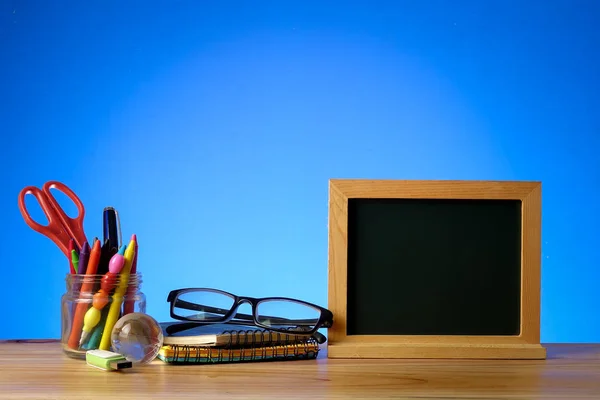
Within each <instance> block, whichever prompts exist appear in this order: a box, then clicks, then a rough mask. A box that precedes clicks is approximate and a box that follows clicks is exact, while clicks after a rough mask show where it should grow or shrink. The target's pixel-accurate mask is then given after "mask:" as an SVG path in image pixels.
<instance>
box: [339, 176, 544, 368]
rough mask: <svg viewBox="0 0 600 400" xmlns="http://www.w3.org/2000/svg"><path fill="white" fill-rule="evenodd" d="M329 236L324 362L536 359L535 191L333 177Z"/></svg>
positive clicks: (489, 184) (519, 185)
mask: <svg viewBox="0 0 600 400" xmlns="http://www.w3.org/2000/svg"><path fill="white" fill-rule="evenodd" d="M328 229H329V237H328V240H329V246H328V269H329V272H328V279H329V282H328V291H329V293H328V299H329V307H328V308H329V309H330V310H331V311H332V312H333V314H334V323H333V326H332V327H331V328H329V331H328V351H327V354H328V357H330V358H388V357H391V358H415V357H416V358H513V359H525V358H530V359H543V358H545V357H546V352H545V349H544V348H543V347H542V346H541V344H540V280H541V279H540V278H541V183H540V182H518V181H517V182H515V181H440V180H437V181H433V180H432V181H427V180H422V181H410V180H367V179H363V180H360V179H332V180H330V185H329V224H328Z"/></svg>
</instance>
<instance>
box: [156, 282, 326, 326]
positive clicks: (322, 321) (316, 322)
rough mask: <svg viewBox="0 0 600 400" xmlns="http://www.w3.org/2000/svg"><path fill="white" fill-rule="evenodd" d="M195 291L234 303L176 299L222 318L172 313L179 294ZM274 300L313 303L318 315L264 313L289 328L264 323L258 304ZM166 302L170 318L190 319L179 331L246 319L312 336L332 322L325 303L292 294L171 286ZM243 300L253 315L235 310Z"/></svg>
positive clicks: (306, 304) (275, 322)
mask: <svg viewBox="0 0 600 400" xmlns="http://www.w3.org/2000/svg"><path fill="white" fill-rule="evenodd" d="M196 291H205V292H212V293H218V294H222V295H226V296H229V297H231V298H232V299H233V304H232V305H231V307H230V309H229V310H226V309H221V308H214V307H210V306H205V305H200V304H195V303H190V302H187V301H183V300H179V301H181V302H183V303H186V304H185V307H181V306H179V308H185V309H188V310H196V311H208V312H211V313H215V314H223V318H219V319H214V320H210V321H198V320H195V319H192V318H186V317H182V316H180V315H177V314H175V312H174V308H175V306H176V304H178V303H179V301H176V300H178V299H177V298H178V297H179V296H180V295H181V294H184V293H188V292H196ZM274 300H275V301H289V302H295V303H299V304H303V305H305V306H308V307H312V308H314V309H316V310H319V311H320V315H319V318H318V319H301V320H298V319H286V318H280V317H270V316H263V317H264V318H268V319H269V320H270V321H271V322H272V323H274V324H275V325H286V326H288V328H277V327H275V326H273V324H271V325H266V324H263V323H261V322H260V321H259V320H258V315H257V309H258V305H259V304H260V303H261V302H263V301H274ZM167 302H168V303H170V306H169V314H170V315H171V318H173V319H176V320H179V321H186V322H189V324H183V326H181V327H180V329H176V331H178V332H180V331H182V330H185V329H191V328H193V327H196V326H199V325H206V324H223V323H231V324H239V325H248V324H249V323H252V324H253V325H256V326H258V327H260V328H264V329H267V330H270V331H274V332H280V333H287V334H292V335H307V336H311V335H313V336H314V335H315V334H318V332H317V331H318V330H319V329H321V328H330V327H331V326H332V325H333V313H332V312H331V311H330V310H328V309H326V308H324V307H321V306H319V305H317V304H313V303H309V302H307V301H304V300H299V299H293V298H289V297H259V298H256V297H249V296H237V295H235V294H233V293H229V292H226V291H224V290H219V289H212V288H183V289H176V290H172V291H171V292H169V295H168V296H167ZM243 303H249V304H250V306H251V307H252V315H248V314H240V313H237V309H238V308H239V306H240V305H242V304H243ZM308 325H311V326H312V328H310V329H309V328H308ZM289 326H297V327H300V328H302V327H304V328H305V329H303V330H301V331H300V332H298V331H290V329H289ZM168 333H173V332H168Z"/></svg>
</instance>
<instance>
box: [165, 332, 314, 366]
mask: <svg viewBox="0 0 600 400" xmlns="http://www.w3.org/2000/svg"><path fill="white" fill-rule="evenodd" d="M318 354H319V344H318V343H317V342H316V341H315V340H314V339H313V338H312V337H311V338H305V340H304V341H303V342H296V343H289V344H272V343H270V344H269V343H265V344H260V343H255V345H253V346H237V347H236V346H227V347H210V346H186V345H164V346H162V347H161V349H160V351H159V353H158V356H157V357H158V359H160V360H162V361H164V362H166V363H168V364H218V363H236V362H251V361H284V360H285V361H290V360H311V359H315V358H317V355H318Z"/></svg>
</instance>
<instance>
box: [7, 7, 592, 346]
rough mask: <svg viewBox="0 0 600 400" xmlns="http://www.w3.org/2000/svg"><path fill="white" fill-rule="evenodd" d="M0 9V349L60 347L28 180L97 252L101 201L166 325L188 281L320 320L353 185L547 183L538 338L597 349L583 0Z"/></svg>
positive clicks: (57, 258)
mask: <svg viewBox="0 0 600 400" xmlns="http://www.w3.org/2000/svg"><path fill="white" fill-rule="evenodd" d="M0 4H1V6H0V13H1V19H0V39H1V42H0V54H1V60H2V62H1V63H0V90H1V94H2V107H1V108H0V131H1V133H2V147H1V150H0V152H1V153H0V154H1V161H2V169H1V171H2V172H1V173H2V176H1V178H2V185H1V186H0V190H1V192H0V194H1V195H0V201H1V203H0V204H1V206H2V210H3V216H2V229H1V230H0V232H1V235H2V237H1V239H2V240H1V241H0V251H1V255H2V258H1V259H2V263H3V267H2V272H3V281H2V282H3V283H2V290H0V304H1V305H0V307H1V311H2V320H1V321H2V322H0V325H1V327H2V329H1V330H0V338H25V337H27V338H47V337H58V336H59V333H60V314H59V301H60V296H61V295H62V293H63V291H64V289H65V286H64V278H65V273H66V272H67V270H68V267H67V263H66V261H65V259H64V257H63V255H62V253H60V251H59V250H58V249H57V247H56V246H55V245H54V244H53V243H52V242H51V241H50V240H48V239H46V238H45V237H44V236H41V235H39V234H38V233H36V232H34V231H32V230H31V229H30V228H29V227H28V226H27V225H26V224H25V223H24V221H23V219H22V217H21V215H20V213H19V210H18V207H17V194H18V192H19V190H20V189H21V188H22V187H24V186H25V185H41V184H43V183H44V182H45V181H47V180H60V181H63V182H65V183H67V184H68V185H69V186H71V187H72V188H73V189H74V190H75V191H76V192H77V193H78V194H79V196H80V197H81V198H82V200H83V201H84V203H85V205H86V207H87V216H86V225H85V228H86V232H87V235H88V237H90V238H93V237H94V236H100V235H101V234H102V227H101V214H102V209H103V207H104V206H107V205H112V206H115V207H116V208H117V209H118V210H119V211H120V215H121V218H122V223H123V232H124V234H125V236H126V237H127V238H128V237H129V236H130V235H131V234H132V233H136V234H137V235H138V239H139V244H140V256H139V269H140V271H141V272H142V273H143V274H144V292H145V293H146V295H147V297H148V308H147V311H148V312H149V313H150V314H152V315H153V316H155V317H156V318H157V319H158V320H168V319H169V317H168V308H167V303H166V295H167V293H168V291H169V290H171V289H175V288H179V287H186V286H212V287H217V288H222V289H226V290H229V291H232V292H235V293H240V294H247V295H251V296H262V295H285V296H291V297H299V298H303V299H306V300H308V301H312V302H316V303H320V304H322V305H326V304H327V197H328V193H327V188H328V179H329V178H344V177H349V178H399V179H502V180H505V179H507V180H541V181H542V182H543V280H542V340H543V341H545V342H566V341H568V342H572V341H576V342H585V341H598V340H600V333H599V332H600V331H599V328H600V316H599V315H600V314H599V313H598V309H599V308H600V295H598V294H597V293H596V290H597V286H598V277H599V276H600V273H599V272H598V269H599V268H598V267H599V264H598V256H597V248H598V239H599V236H600V235H599V234H598V225H599V224H600V218H599V213H598V211H599V205H598V204H599V202H598V194H599V182H600V162H599V158H598V150H599V141H600V140H599V129H600V124H599V120H600V117H599V115H600V113H599V105H600V101H599V99H598V93H599V91H600V74H599V71H600V60H599V53H598V49H599V48H600V33H599V30H598V29H597V27H598V26H599V24H600V18H599V13H600V8H599V6H598V4H600V3H598V2H596V1H592V0H590V1H572V0H571V1H551V2H550V1H516V0H515V1H425V0H423V1H421V0H419V1H416V0H415V1H389V2H382V1H379V2H377V1H363V2H356V1H344V2H331V1H330V2H324V1H318V2H309V1H306V0H303V1H272V2H265V1H254V2H232V1H229V2H222V1H162V2H158V1H154V2H153V1H150V2H149V1H128V2H75V1H73V2H65V1H52V2H46V1H37V2H34V1H7V0H3V1H2V2H1V3H0ZM29 204H32V203H29ZM35 211H36V209H33V212H35Z"/></svg>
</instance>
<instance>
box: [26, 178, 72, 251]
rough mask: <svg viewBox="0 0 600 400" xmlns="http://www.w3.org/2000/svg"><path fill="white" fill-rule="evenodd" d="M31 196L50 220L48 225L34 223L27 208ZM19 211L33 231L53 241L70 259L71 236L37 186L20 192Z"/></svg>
mask: <svg viewBox="0 0 600 400" xmlns="http://www.w3.org/2000/svg"><path fill="white" fill-rule="evenodd" d="M28 194H31V195H32V196H33V197H35V198H36V200H37V201H38V203H39V204H40V207H41V208H42V211H43V212H44V214H45V215H46V218H48V225H42V224H40V223H39V222H36V221H34V219H33V218H31V215H30V214H29V211H28V210H27V207H26V206H25V196H26V195H28ZM19 210H21V215H23V219H25V223H27V225H29V227H30V228H31V229H33V230H34V231H36V232H39V233H41V234H42V235H44V236H47V237H48V238H50V240H52V241H53V242H54V243H55V244H56V245H57V246H58V248H59V249H60V251H62V252H63V253H64V254H65V256H66V257H68V258H70V257H71V255H70V254H69V245H68V243H69V239H70V238H69V236H68V233H67V232H66V231H65V230H64V229H63V227H62V226H61V222H60V221H59V220H57V215H56V212H55V211H54V208H53V206H52V205H50V204H49V203H48V202H47V200H46V195H45V194H44V193H43V192H42V191H41V190H40V189H39V188H37V187H35V186H27V187H25V188H23V189H22V190H21V192H19Z"/></svg>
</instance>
